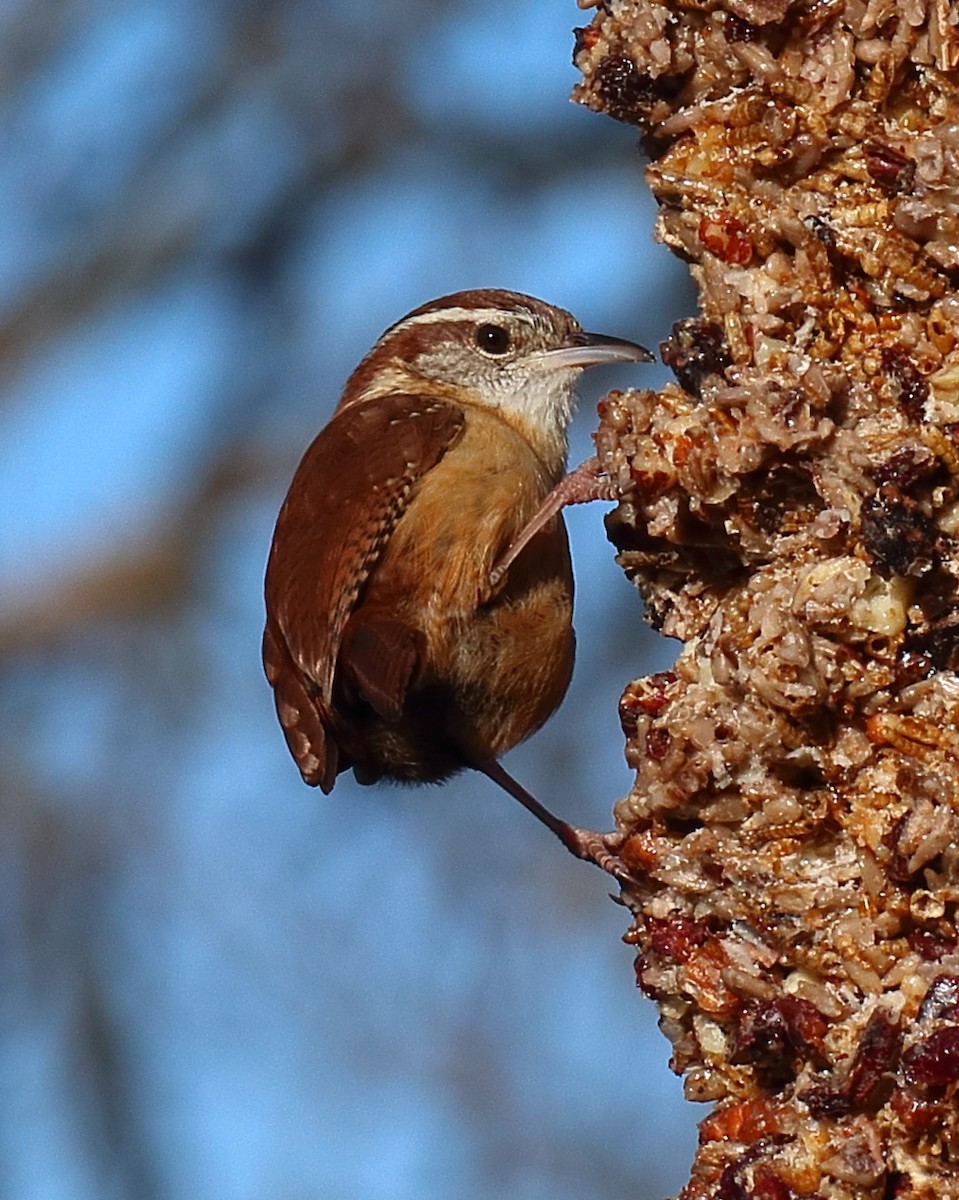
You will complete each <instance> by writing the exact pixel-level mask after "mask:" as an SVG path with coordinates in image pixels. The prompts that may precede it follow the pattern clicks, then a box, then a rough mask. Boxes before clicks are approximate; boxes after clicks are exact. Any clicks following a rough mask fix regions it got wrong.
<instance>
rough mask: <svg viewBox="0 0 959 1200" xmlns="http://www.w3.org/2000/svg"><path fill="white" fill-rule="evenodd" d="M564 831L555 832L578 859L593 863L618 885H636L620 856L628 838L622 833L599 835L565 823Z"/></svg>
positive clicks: (634, 877)
mask: <svg viewBox="0 0 959 1200" xmlns="http://www.w3.org/2000/svg"><path fill="white" fill-rule="evenodd" d="M563 826H564V827H563V828H562V829H557V830H555V831H554V832H556V833H557V835H558V836H559V839H560V841H562V843H563V845H564V846H565V847H566V849H567V850H568V851H569V852H570V854H574V855H575V856H576V857H577V858H581V859H583V860H584V861H585V862H591V863H593V864H594V865H595V866H597V867H599V869H600V870H601V871H605V872H606V873H607V875H612V876H613V878H614V879H615V880H616V881H617V882H618V883H635V882H636V876H635V875H634V874H633V873H632V871H630V869H629V867H627V866H626V864H625V863H624V862H623V860H622V859H621V858H620V856H619V852H620V850H621V849H622V847H623V842H625V840H626V837H625V835H624V834H622V833H597V832H596V830H595V829H581V828H580V827H579V826H578V825H567V824H566V823H565V822H564V823H563Z"/></svg>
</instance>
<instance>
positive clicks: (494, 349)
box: [476, 325, 510, 354]
mask: <svg viewBox="0 0 959 1200" xmlns="http://www.w3.org/2000/svg"><path fill="white" fill-rule="evenodd" d="M476 344H477V346H479V348H480V349H481V350H485V351H486V353H487V354H505V353H506V351H507V350H508V349H509V346H510V337H509V330H508V329H504V328H503V326H502V325H480V327H479V329H477V331H476Z"/></svg>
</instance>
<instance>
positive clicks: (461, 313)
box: [383, 308, 534, 337]
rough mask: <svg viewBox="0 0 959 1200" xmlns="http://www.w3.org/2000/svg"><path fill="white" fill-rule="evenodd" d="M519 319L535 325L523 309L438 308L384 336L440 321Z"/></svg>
mask: <svg viewBox="0 0 959 1200" xmlns="http://www.w3.org/2000/svg"><path fill="white" fill-rule="evenodd" d="M504 317H506V318H507V319H508V318H517V317H518V318H519V320H521V321H527V322H528V323H529V324H533V321H534V317H533V314H532V313H531V312H524V311H523V310H522V309H516V308H510V309H502V308H437V309H435V310H434V311H433V312H425V313H419V314H418V315H417V316H415V317H406V318H405V319H404V320H402V321H399V322H398V323H397V324H396V325H394V326H393V327H392V328H391V329H388V330H387V331H386V333H385V334H384V335H383V336H384V337H392V336H393V334H394V333H399V332H400V330H401V329H406V327H407V326H408V325H435V324H436V323H437V322H438V321H483V322H490V323H495V322H496V321H502V320H503V318H504Z"/></svg>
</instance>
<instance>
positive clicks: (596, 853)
mask: <svg viewBox="0 0 959 1200" xmlns="http://www.w3.org/2000/svg"><path fill="white" fill-rule="evenodd" d="M473 766H474V767H475V769H476V770H477V771H482V772H483V774H484V775H485V776H486V777H487V778H488V779H492V781H493V782H494V783H498V784H499V786H500V787H501V788H502V789H503V791H504V792H508V793H509V795H511V796H512V797H513V799H514V800H518V801H519V802H520V804H522V806H523V807H524V808H525V809H527V810H528V811H529V812H531V813H532V814H533V816H534V817H536V819H537V820H539V821H542V822H543V824H544V825H545V826H546V828H547V829H548V830H550V832H551V833H555V834H556V836H557V837H558V838H559V840H560V841H561V842H562V843H563V845H564V846H565V847H566V849H567V850H568V851H569V852H570V854H573V855H575V856H576V858H581V859H583V860H584V861H585V862H591V863H593V864H594V865H595V866H597V867H599V869H600V870H601V871H606V872H607V874H609V875H612V876H613V878H614V879H615V880H617V882H619V883H628V882H630V881H632V882H635V879H634V877H633V875H632V874H631V872H630V871H629V868H628V867H627V866H626V865H625V863H624V862H623V861H622V859H621V858H620V857H619V854H618V850H619V848H620V846H622V844H623V841H624V838H623V835H622V834H621V833H597V832H596V831H595V830H593V829H581V828H580V827H579V826H578V825H570V824H569V822H568V821H564V820H562V819H561V818H560V817H557V816H556V815H555V814H554V813H551V812H550V810H549V809H548V808H547V807H546V806H545V805H544V804H540V802H539V801H538V800H537V799H536V798H535V796H532V795H531V794H530V793H529V792H528V791H527V790H526V788H524V787H523V785H522V784H521V783H519V782H517V780H515V779H514V778H513V776H512V775H510V774H509V772H508V771H507V770H506V769H505V767H503V766H501V765H500V764H499V763H498V762H497V761H496V760H495V759H491V760H489V761H487V762H480V761H477V762H475V763H474V764H473Z"/></svg>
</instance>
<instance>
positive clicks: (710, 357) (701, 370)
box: [659, 317, 733, 400]
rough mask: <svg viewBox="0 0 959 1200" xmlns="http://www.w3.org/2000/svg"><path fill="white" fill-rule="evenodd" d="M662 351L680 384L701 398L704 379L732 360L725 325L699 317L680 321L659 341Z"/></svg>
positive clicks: (722, 370) (720, 373) (720, 369)
mask: <svg viewBox="0 0 959 1200" xmlns="http://www.w3.org/2000/svg"><path fill="white" fill-rule="evenodd" d="M659 353H660V355H661V356H662V360H663V362H664V363H665V364H666V366H667V367H669V368H671V370H672V372H673V374H674V375H675V376H676V379H677V380H678V382H679V385H680V387H681V388H683V390H684V391H686V392H688V393H689V394H690V395H691V396H695V397H696V399H697V400H699V399H702V389H703V383H704V382H705V381H706V380H707V379H708V378H709V377H710V376H713V375H718V376H722V374H723V372H724V371H725V370H726V368H727V367H729V366H731V365H732V361H733V360H732V356H731V355H730V353H729V347H728V345H727V344H726V338H725V335H724V333H723V329H722V326H721V325H717V324H716V323H715V322H713V321H703V320H700V319H699V318H698V317H688V318H687V319H686V320H684V321H677V322H676V323H675V324H674V325H673V329H672V333H671V334H670V336H669V337H668V338H667V339H666V341H664V342H660V345H659Z"/></svg>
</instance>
